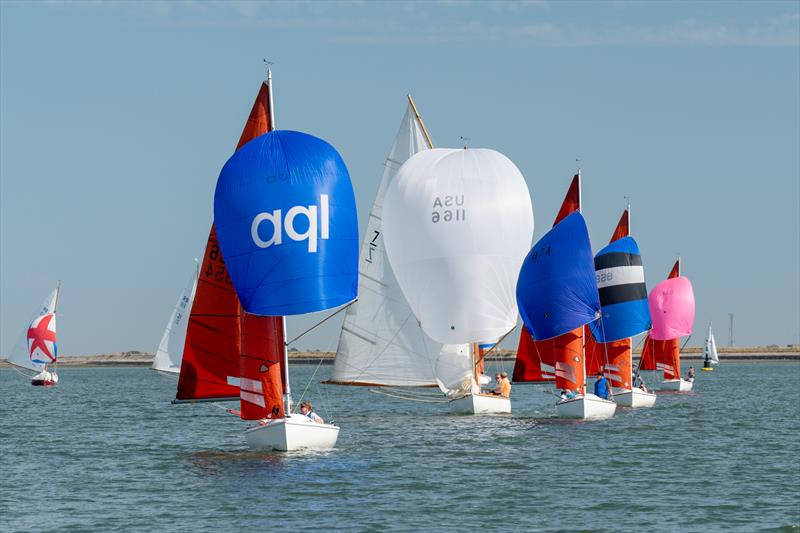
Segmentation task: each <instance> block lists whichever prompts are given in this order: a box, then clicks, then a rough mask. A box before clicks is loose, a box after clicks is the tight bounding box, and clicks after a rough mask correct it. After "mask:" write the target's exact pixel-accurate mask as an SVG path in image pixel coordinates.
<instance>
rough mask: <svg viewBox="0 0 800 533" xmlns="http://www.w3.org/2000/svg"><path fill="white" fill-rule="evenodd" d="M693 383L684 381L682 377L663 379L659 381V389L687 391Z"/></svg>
mask: <svg viewBox="0 0 800 533" xmlns="http://www.w3.org/2000/svg"><path fill="white" fill-rule="evenodd" d="M693 385H694V382H693V381H686V380H685V379H683V378H679V379H665V380H664V381H662V382H661V385H660V387H659V390H674V391H679V392H689V391H690V390H692V386H693Z"/></svg>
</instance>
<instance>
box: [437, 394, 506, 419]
mask: <svg viewBox="0 0 800 533" xmlns="http://www.w3.org/2000/svg"><path fill="white" fill-rule="evenodd" d="M450 411H451V412H453V413H457V414H465V415H490V414H511V399H510V398H504V397H503V396H495V395H492V394H467V395H466V396H463V397H461V398H457V399H455V400H450Z"/></svg>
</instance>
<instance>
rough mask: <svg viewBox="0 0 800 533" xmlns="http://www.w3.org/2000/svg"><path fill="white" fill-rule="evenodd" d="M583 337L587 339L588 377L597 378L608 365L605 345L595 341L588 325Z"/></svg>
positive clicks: (584, 329)
mask: <svg viewBox="0 0 800 533" xmlns="http://www.w3.org/2000/svg"><path fill="white" fill-rule="evenodd" d="M583 335H584V338H585V339H586V350H585V353H586V375H587V376H595V375H597V373H598V372H600V371H601V370H603V365H605V364H606V352H605V350H603V345H602V344H600V343H598V342H597V341H596V340H594V337H593V336H592V331H591V328H590V327H589V325H588V324H587V325H585V326H583Z"/></svg>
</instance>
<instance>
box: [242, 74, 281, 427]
mask: <svg viewBox="0 0 800 533" xmlns="http://www.w3.org/2000/svg"><path fill="white" fill-rule="evenodd" d="M269 92H270V87H269V85H267V84H266V83H262V84H261V89H260V90H259V91H258V96H256V101H255V102H253V109H252V110H251V111H250V116H249V117H248V118H247V124H246V125H245V127H244V131H242V136H241V138H240V139H239V144H238V145H237V146H236V149H237V150H238V149H239V148H241V147H242V146H244V145H245V144H247V143H248V142H250V141H252V140H253V139H255V138H256V137H259V136H261V135H264V134H265V133H268V132H270V131H272V128H273V125H272V110H271V109H270V107H269V106H270V94H269ZM242 315H243V317H244V318H243V320H242V348H241V357H240V362H239V371H240V372H241V376H242V382H241V393H240V401H241V415H240V416H241V417H242V418H243V419H244V420H258V419H261V418H268V417H272V418H283V417H284V416H285V415H284V410H283V409H284V407H283V396H282V394H283V391H284V387H285V384H284V383H283V375H284V373H283V368H282V365H283V350H284V346H283V319H282V318H281V317H279V316H256V315H251V314H247V313H244V312H242ZM256 384H258V385H257V386H256ZM253 389H258V390H253Z"/></svg>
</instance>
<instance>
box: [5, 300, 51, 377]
mask: <svg viewBox="0 0 800 533" xmlns="http://www.w3.org/2000/svg"><path fill="white" fill-rule="evenodd" d="M58 290H59V288H58V287H56V288H55V289H53V292H51V293H50V294H49V295H48V296H47V298H45V299H44V302H42V305H41V306H40V307H39V309H37V311H36V312H35V313H34V314H33V316H32V317H31V319H30V320H28V327H26V328H25V330H23V332H22V334H21V335H20V336H19V338H18V340H17V342H16V344H14V348H13V349H12V350H11V354H10V355H9V356H8V362H9V363H11V364H12V365H15V366H18V367H21V368H26V369H28V370H33V371H35V372H43V371H44V370H45V364H44V363H35V362H33V361H32V360H31V356H30V350H29V348H30V347H29V345H28V329H30V327H31V325H32V324H33V322H35V321H36V320H37V319H39V318H40V317H43V316H45V315H47V314H51V313H52V314H54V313H55V312H56V303H57V302H58ZM52 329H53V330H55V317H53V324H52ZM53 355H55V353H54V354H53Z"/></svg>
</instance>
